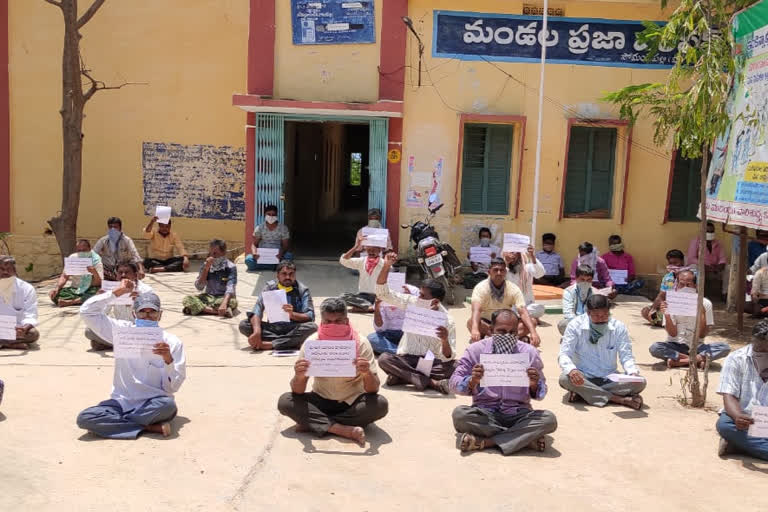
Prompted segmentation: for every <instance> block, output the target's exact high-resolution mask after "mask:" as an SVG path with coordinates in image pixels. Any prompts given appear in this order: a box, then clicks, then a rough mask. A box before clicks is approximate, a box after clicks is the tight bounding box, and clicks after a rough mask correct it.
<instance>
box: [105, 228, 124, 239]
mask: <svg viewBox="0 0 768 512" xmlns="http://www.w3.org/2000/svg"><path fill="white" fill-rule="evenodd" d="M120 233H121V232H120V230H119V229H115V228H109V231H107V236H109V239H110V240H112V241H113V242H115V241H117V239H118V238H120Z"/></svg>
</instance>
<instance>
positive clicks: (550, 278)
mask: <svg viewBox="0 0 768 512" xmlns="http://www.w3.org/2000/svg"><path fill="white" fill-rule="evenodd" d="M556 241H557V237H556V236H555V235H554V233H544V234H543V235H542V236H541V249H542V250H541V251H539V252H537V253H536V259H537V260H539V261H540V262H541V264H542V265H543V266H544V275H543V276H541V277H539V278H537V279H534V280H533V282H534V283H536V284H544V285H549V286H560V285H561V284H563V283H564V282H565V281H567V279H566V277H565V265H563V258H561V257H560V255H559V254H558V253H556V252H555V242H556Z"/></svg>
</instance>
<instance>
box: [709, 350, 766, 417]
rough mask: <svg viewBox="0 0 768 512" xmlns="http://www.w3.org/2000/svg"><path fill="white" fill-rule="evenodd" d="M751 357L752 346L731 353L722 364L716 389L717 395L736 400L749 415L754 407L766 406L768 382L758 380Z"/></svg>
mask: <svg viewBox="0 0 768 512" xmlns="http://www.w3.org/2000/svg"><path fill="white" fill-rule="evenodd" d="M752 357H753V350H752V345H747V346H746V347H744V348H740V349H739V350H736V351H734V352H731V353H730V355H729V356H728V357H727V358H726V359H725V363H723V369H722V370H721V371H720V387H718V388H717V392H718V394H721V395H732V396H735V397H736V398H738V399H739V405H740V406H741V409H742V410H743V411H744V412H745V413H750V412H751V411H752V407H753V406H755V405H763V406H768V382H763V379H761V378H760V375H759V374H758V373H757V367H756V366H755V362H754V360H753V359H752Z"/></svg>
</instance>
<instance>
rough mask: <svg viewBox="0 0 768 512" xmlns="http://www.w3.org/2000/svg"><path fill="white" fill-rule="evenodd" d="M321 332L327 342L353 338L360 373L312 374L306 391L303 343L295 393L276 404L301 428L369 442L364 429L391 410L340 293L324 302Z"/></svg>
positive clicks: (370, 355) (369, 353) (373, 362)
mask: <svg viewBox="0 0 768 512" xmlns="http://www.w3.org/2000/svg"><path fill="white" fill-rule="evenodd" d="M317 336H318V338H319V339H321V340H327V341H345V340H355V341H356V342H357V346H358V351H357V354H358V357H357V360H356V361H355V366H356V367H357V376H356V377H354V378H347V377H314V380H313V382H312V392H310V393H307V392H306V391H307V383H308V381H309V376H307V371H308V370H309V366H310V362H309V361H307V360H306V359H304V347H303V346H302V347H301V352H300V353H299V359H298V361H296V364H295V365H294V367H293V368H294V372H295V375H294V377H293V379H291V392H290V393H285V394H284V395H282V396H281V397H280V399H279V400H278V402H277V409H278V410H279V411H280V414H282V415H284V416H288V417H289V418H291V419H292V420H293V421H295V422H296V430H297V431H298V432H305V431H311V432H314V433H315V434H317V435H319V436H323V435H325V434H327V433H328V432H330V433H331V434H335V435H337V436H341V437H345V438H347V439H352V440H354V441H357V442H358V443H359V444H360V445H361V446H362V445H365V431H364V430H363V428H365V427H366V426H367V425H369V424H371V423H373V422H374V421H376V420H380V419H381V418H383V417H384V416H386V415H387V412H388V410H389V404H388V402H387V399H386V398H384V397H383V396H381V395H379V394H378V391H379V377H378V375H377V374H376V360H375V359H374V357H373V350H372V349H371V345H370V343H368V340H366V339H362V340H361V339H360V338H359V336H358V335H357V332H355V331H354V329H352V326H351V325H349V318H348V317H347V306H346V304H344V301H343V300H341V299H337V298H330V299H325V300H324V301H323V303H322V304H321V305H320V328H319V329H318V332H317Z"/></svg>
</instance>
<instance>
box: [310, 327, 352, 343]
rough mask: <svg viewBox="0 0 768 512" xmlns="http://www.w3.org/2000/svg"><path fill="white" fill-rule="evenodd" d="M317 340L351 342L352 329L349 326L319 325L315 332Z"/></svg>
mask: <svg viewBox="0 0 768 512" xmlns="http://www.w3.org/2000/svg"><path fill="white" fill-rule="evenodd" d="M317 339H319V340H334V341H338V340H351V339H352V327H350V326H349V324H320V328H319V329H318V330H317Z"/></svg>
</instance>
